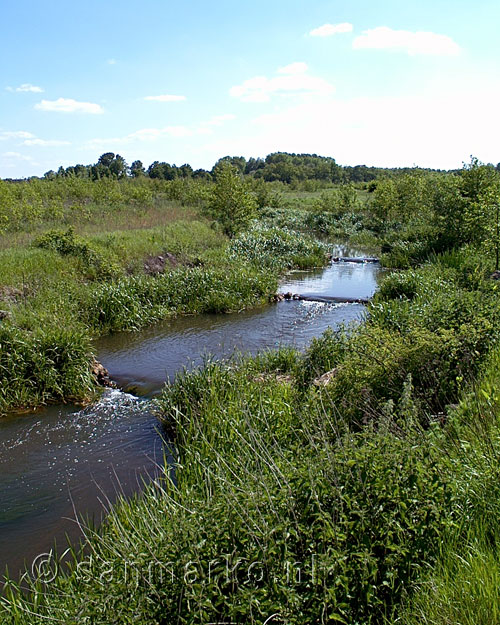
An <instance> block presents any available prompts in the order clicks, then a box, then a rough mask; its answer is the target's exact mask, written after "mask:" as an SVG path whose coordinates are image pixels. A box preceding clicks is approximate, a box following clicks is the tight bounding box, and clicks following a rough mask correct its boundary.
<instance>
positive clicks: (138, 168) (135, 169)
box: [130, 161, 146, 178]
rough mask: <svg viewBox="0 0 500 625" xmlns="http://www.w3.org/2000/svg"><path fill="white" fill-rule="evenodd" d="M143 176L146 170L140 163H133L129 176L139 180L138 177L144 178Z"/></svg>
mask: <svg viewBox="0 0 500 625" xmlns="http://www.w3.org/2000/svg"><path fill="white" fill-rule="evenodd" d="M145 174H146V170H145V169H144V165H143V164H142V161H134V162H133V163H132V165H130V175H131V176H133V177H134V178H139V177H140V176H144V175H145Z"/></svg>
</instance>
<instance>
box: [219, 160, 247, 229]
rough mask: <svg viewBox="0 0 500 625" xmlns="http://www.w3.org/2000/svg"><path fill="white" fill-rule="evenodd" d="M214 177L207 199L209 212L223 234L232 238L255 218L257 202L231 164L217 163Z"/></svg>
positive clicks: (225, 162)
mask: <svg viewBox="0 0 500 625" xmlns="http://www.w3.org/2000/svg"><path fill="white" fill-rule="evenodd" d="M214 176H215V185H214V188H213V191H212V194H211V197H210V199H209V210H210V213H211V215H212V217H213V218H214V219H216V220H217V221H218V222H219V223H220V224H221V226H222V228H223V230H224V232H225V233H226V234H227V235H228V236H229V237H233V236H235V235H236V234H237V233H238V232H240V231H241V230H243V229H244V228H245V227H247V226H248V224H249V223H250V221H251V219H252V218H253V217H254V216H255V214H256V209H257V202H256V200H255V197H254V195H253V194H252V192H251V191H250V190H249V189H248V188H247V186H246V185H245V183H244V182H243V180H242V179H241V176H240V175H239V173H238V170H237V169H236V168H235V167H234V166H233V165H231V163H228V162H227V161H223V162H219V163H218V165H217V168H216V169H215V171H214Z"/></svg>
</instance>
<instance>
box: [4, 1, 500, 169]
mask: <svg viewBox="0 0 500 625" xmlns="http://www.w3.org/2000/svg"><path fill="white" fill-rule="evenodd" d="M1 5H2V20H1V23H0V54H1V57H0V58H2V60H3V61H2V65H1V69H0V177H1V178H23V177H28V176H32V175H42V174H43V173H44V172H46V171H48V170H50V169H54V170H57V169H58V167H59V166H60V165H62V166H64V167H67V166H68V165H74V164H76V163H82V164H90V163H95V162H96V161H97V160H98V158H99V156H100V155H101V154H102V153H104V152H115V153H119V154H121V155H122V156H124V157H125V159H126V160H127V162H128V163H129V164H130V163H132V162H133V161H134V160H137V159H139V160H141V161H142V162H143V163H144V165H145V166H146V167H147V166H148V165H149V164H150V163H151V162H153V161H156V160H158V161H166V162H169V163H171V164H174V163H175V164H177V165H182V164H183V163H190V164H191V165H192V166H193V167H194V168H195V169H197V168H200V167H203V168H206V169H210V168H211V167H212V166H213V164H214V163H215V162H216V160H217V159H218V158H220V157H223V156H226V155H230V156H245V157H246V158H249V157H251V156H253V157H265V156H266V155H267V154H269V153H271V152H276V151H286V152H297V153H315V154H320V155H323V156H332V157H334V158H335V159H336V161H337V163H339V164H341V165H357V164H365V165H375V166H381V167H402V166H413V165H417V166H421V167H433V168H441V169H448V168H457V167H461V166H462V164H463V163H464V162H468V161H470V156H471V155H474V156H475V157H477V158H479V160H480V161H483V162H492V163H495V164H496V163H497V162H498V161H500V122H499V118H500V37H499V36H498V25H499V24H500V2H498V0H476V1H475V2H471V1H470V0H468V1H467V2H465V1H463V0H453V1H449V0H419V2H414V1H412V0H408V1H406V2H402V1H401V0H390V1H383V2H377V1H376V0H375V1H374V0H366V1H357V0H351V1H350V2H346V1H345V0H344V1H342V2H340V1H333V0H329V1H327V0H324V1H323V0H307V1H306V0H265V1H264V0H252V2H234V0H233V1H227V0H213V1H212V2H207V1H206V0H205V1H200V0H191V1H189V0H186V1H184V2H180V1H177V2H172V1H170V0H163V1H161V0H141V2H138V1H137V0H135V1H134V2H132V1H129V0H120V2H117V1H116V0H107V1H103V0H99V1H97V0H87V1H85V2H79V3H76V2H71V3H70V2H67V1H65V2H62V1H60V0H45V1H41V0H17V1H16V2H7V0H3V2H1Z"/></svg>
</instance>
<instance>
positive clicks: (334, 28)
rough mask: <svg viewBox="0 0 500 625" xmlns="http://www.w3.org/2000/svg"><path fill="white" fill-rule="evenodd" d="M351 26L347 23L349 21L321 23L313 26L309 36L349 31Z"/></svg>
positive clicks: (323, 35) (328, 35) (325, 35)
mask: <svg viewBox="0 0 500 625" xmlns="http://www.w3.org/2000/svg"><path fill="white" fill-rule="evenodd" d="M352 28H353V26H352V24H349V22H342V24H323V26H319V27H318V28H313V30H311V31H310V33H309V34H310V35H311V37H331V36H332V35H337V34H339V33H351V32H352Z"/></svg>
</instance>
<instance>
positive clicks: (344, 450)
mask: <svg viewBox="0 0 500 625" xmlns="http://www.w3.org/2000/svg"><path fill="white" fill-rule="evenodd" d="M490 271H491V266H490V264H489V261H488V260H485V259H484V258H483V257H481V256H475V257H473V258H471V255H470V252H467V251H462V252H453V253H448V254H446V255H443V256H439V257H434V258H433V260H432V262H430V263H428V264H427V265H425V266H423V267H421V268H419V269H415V270H411V271H407V272H404V273H396V274H393V275H391V276H388V277H387V278H386V280H385V282H383V283H382V285H381V288H380V291H379V293H378V295H377V298H376V300H375V301H374V302H373V303H372V305H370V307H369V309H368V313H369V316H368V318H367V322H366V323H365V324H364V325H363V326H357V327H355V328H351V329H350V331H349V332H339V333H332V332H327V333H326V334H325V335H324V336H323V337H321V338H319V339H316V340H314V341H313V342H312V344H311V345H310V347H309V348H308V349H307V350H306V352H305V353H299V352H296V351H294V350H292V349H283V350H281V351H277V352H269V353H266V354H263V355H261V356H259V357H256V358H251V359H243V360H240V361H238V360H233V361H231V362H228V363H215V362H207V363H206V365H205V366H204V367H203V368H201V369H199V370H197V371H194V372H192V373H186V374H181V375H179V377H178V378H177V380H176V382H175V383H173V384H172V385H170V386H168V387H166V388H165V391H164V393H163V395H162V397H161V399H160V400H159V401H158V404H157V408H158V412H159V415H160V418H161V420H162V422H163V423H164V425H165V428H166V432H169V433H170V434H173V435H174V436H175V450H176V454H177V456H176V457H177V465H176V468H175V474H176V475H175V483H174V482H172V481H171V476H169V475H168V474H167V473H168V470H167V473H166V474H165V475H164V477H163V479H158V480H157V481H156V482H155V483H154V484H151V485H150V486H148V487H147V488H146V490H145V492H144V494H143V495H142V496H140V497H138V498H137V499H135V500H133V501H128V502H123V503H122V504H121V505H119V506H117V507H116V508H115V509H114V510H113V511H112V512H111V514H110V516H109V518H108V521H107V523H106V524H105V525H104V526H103V528H102V530H101V531H100V532H99V534H96V535H94V536H92V537H91V540H90V547H89V549H90V551H89V554H88V555H86V556H83V557H81V558H80V559H79V560H78V565H76V563H75V566H74V567H73V568H72V569H71V570H70V571H67V572H66V573H65V574H61V575H60V576H59V577H57V578H56V580H55V581H51V582H50V583H49V584H44V583H43V581H38V582H37V583H36V584H35V586H34V591H35V592H34V594H33V595H31V596H30V597H26V596H23V595H22V594H19V593H17V591H16V590H15V587H14V586H11V587H10V588H9V590H8V594H7V597H6V599H5V600H4V602H3V608H4V614H3V615H2V616H3V622H5V623H8V624H11V623H12V624H14V623H16V624H17V623H33V624H34V623H42V622H46V620H47V619H51V620H52V621H54V622H60V623H65V624H72V623H75V625H76V623H82V622H88V623H110V622H116V623H132V622H133V623H136V624H139V625H153V624H157V623H169V622H172V621H176V622H180V623H200V622H221V621H222V622H225V621H226V620H227V621H231V622H237V623H248V622H255V623H264V622H265V621H266V619H269V618H270V617H273V620H274V622H286V623H297V624H299V623H301V624H302V623H303V624H306V623H311V622H315V623H332V622H340V623H384V622H387V623H399V622H405V623H414V622H415V623H416V622H429V623H431V622H432V623H435V622H438V623H455V622H456V623H458V622H462V621H461V620H458V616H457V615H458V614H460V618H462V616H463V615H464V614H465V613H466V612H465V611H466V610H468V611H469V612H468V613H470V615H471V616H470V618H469V620H465V621H464V622H471V623H472V622H478V621H477V620H476V621H474V618H473V614H476V617H477V615H478V614H479V617H481V614H483V615H484V616H483V617H482V618H483V621H479V622H495V621H494V620H493V621H492V620H489V621H488V620H487V615H489V618H490V619H491V618H492V615H493V616H494V615H495V613H496V612H495V610H497V606H498V596H497V587H496V583H495V582H496V575H497V572H496V571H497V567H496V564H494V561H495V556H496V553H497V551H496V549H497V545H498V541H497V537H498V536H499V531H498V527H499V526H498V523H497V519H498V515H497V509H498V503H497V501H498V500H499V498H498V496H497V491H498V483H500V482H499V480H498V468H497V467H498V462H497V454H498V425H497V414H498V406H499V403H500V400H499V399H498V391H497V388H498V379H497V374H496V367H497V364H498V351H497V349H498V348H497V347H496V345H497V342H498V338H499V330H498V328H499V327H500V326H499V323H498V321H499V315H500V303H499V302H498V296H497V287H496V283H495V281H492V280H490V279H489V278H488V275H489V273H490ZM325 374H327V375H325ZM103 571H106V576H105V579H104V578H103ZM476 575H477V576H478V577H477V579H475V577H474V576H476ZM469 585H472V588H473V591H472V592H468V593H465V592H464V589H465V588H469ZM478 605H479V606H480V610H482V612H478V607H477V606H478ZM474 610H475V612H474ZM273 615H274V616H273ZM447 615H448V616H449V618H448V616H447ZM454 615H455V616H454ZM424 617H425V618H427V621H425V618H424ZM464 618H465V617H464ZM454 619H455V620H454ZM268 622H269V621H268ZM271 622H272V621H271Z"/></svg>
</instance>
